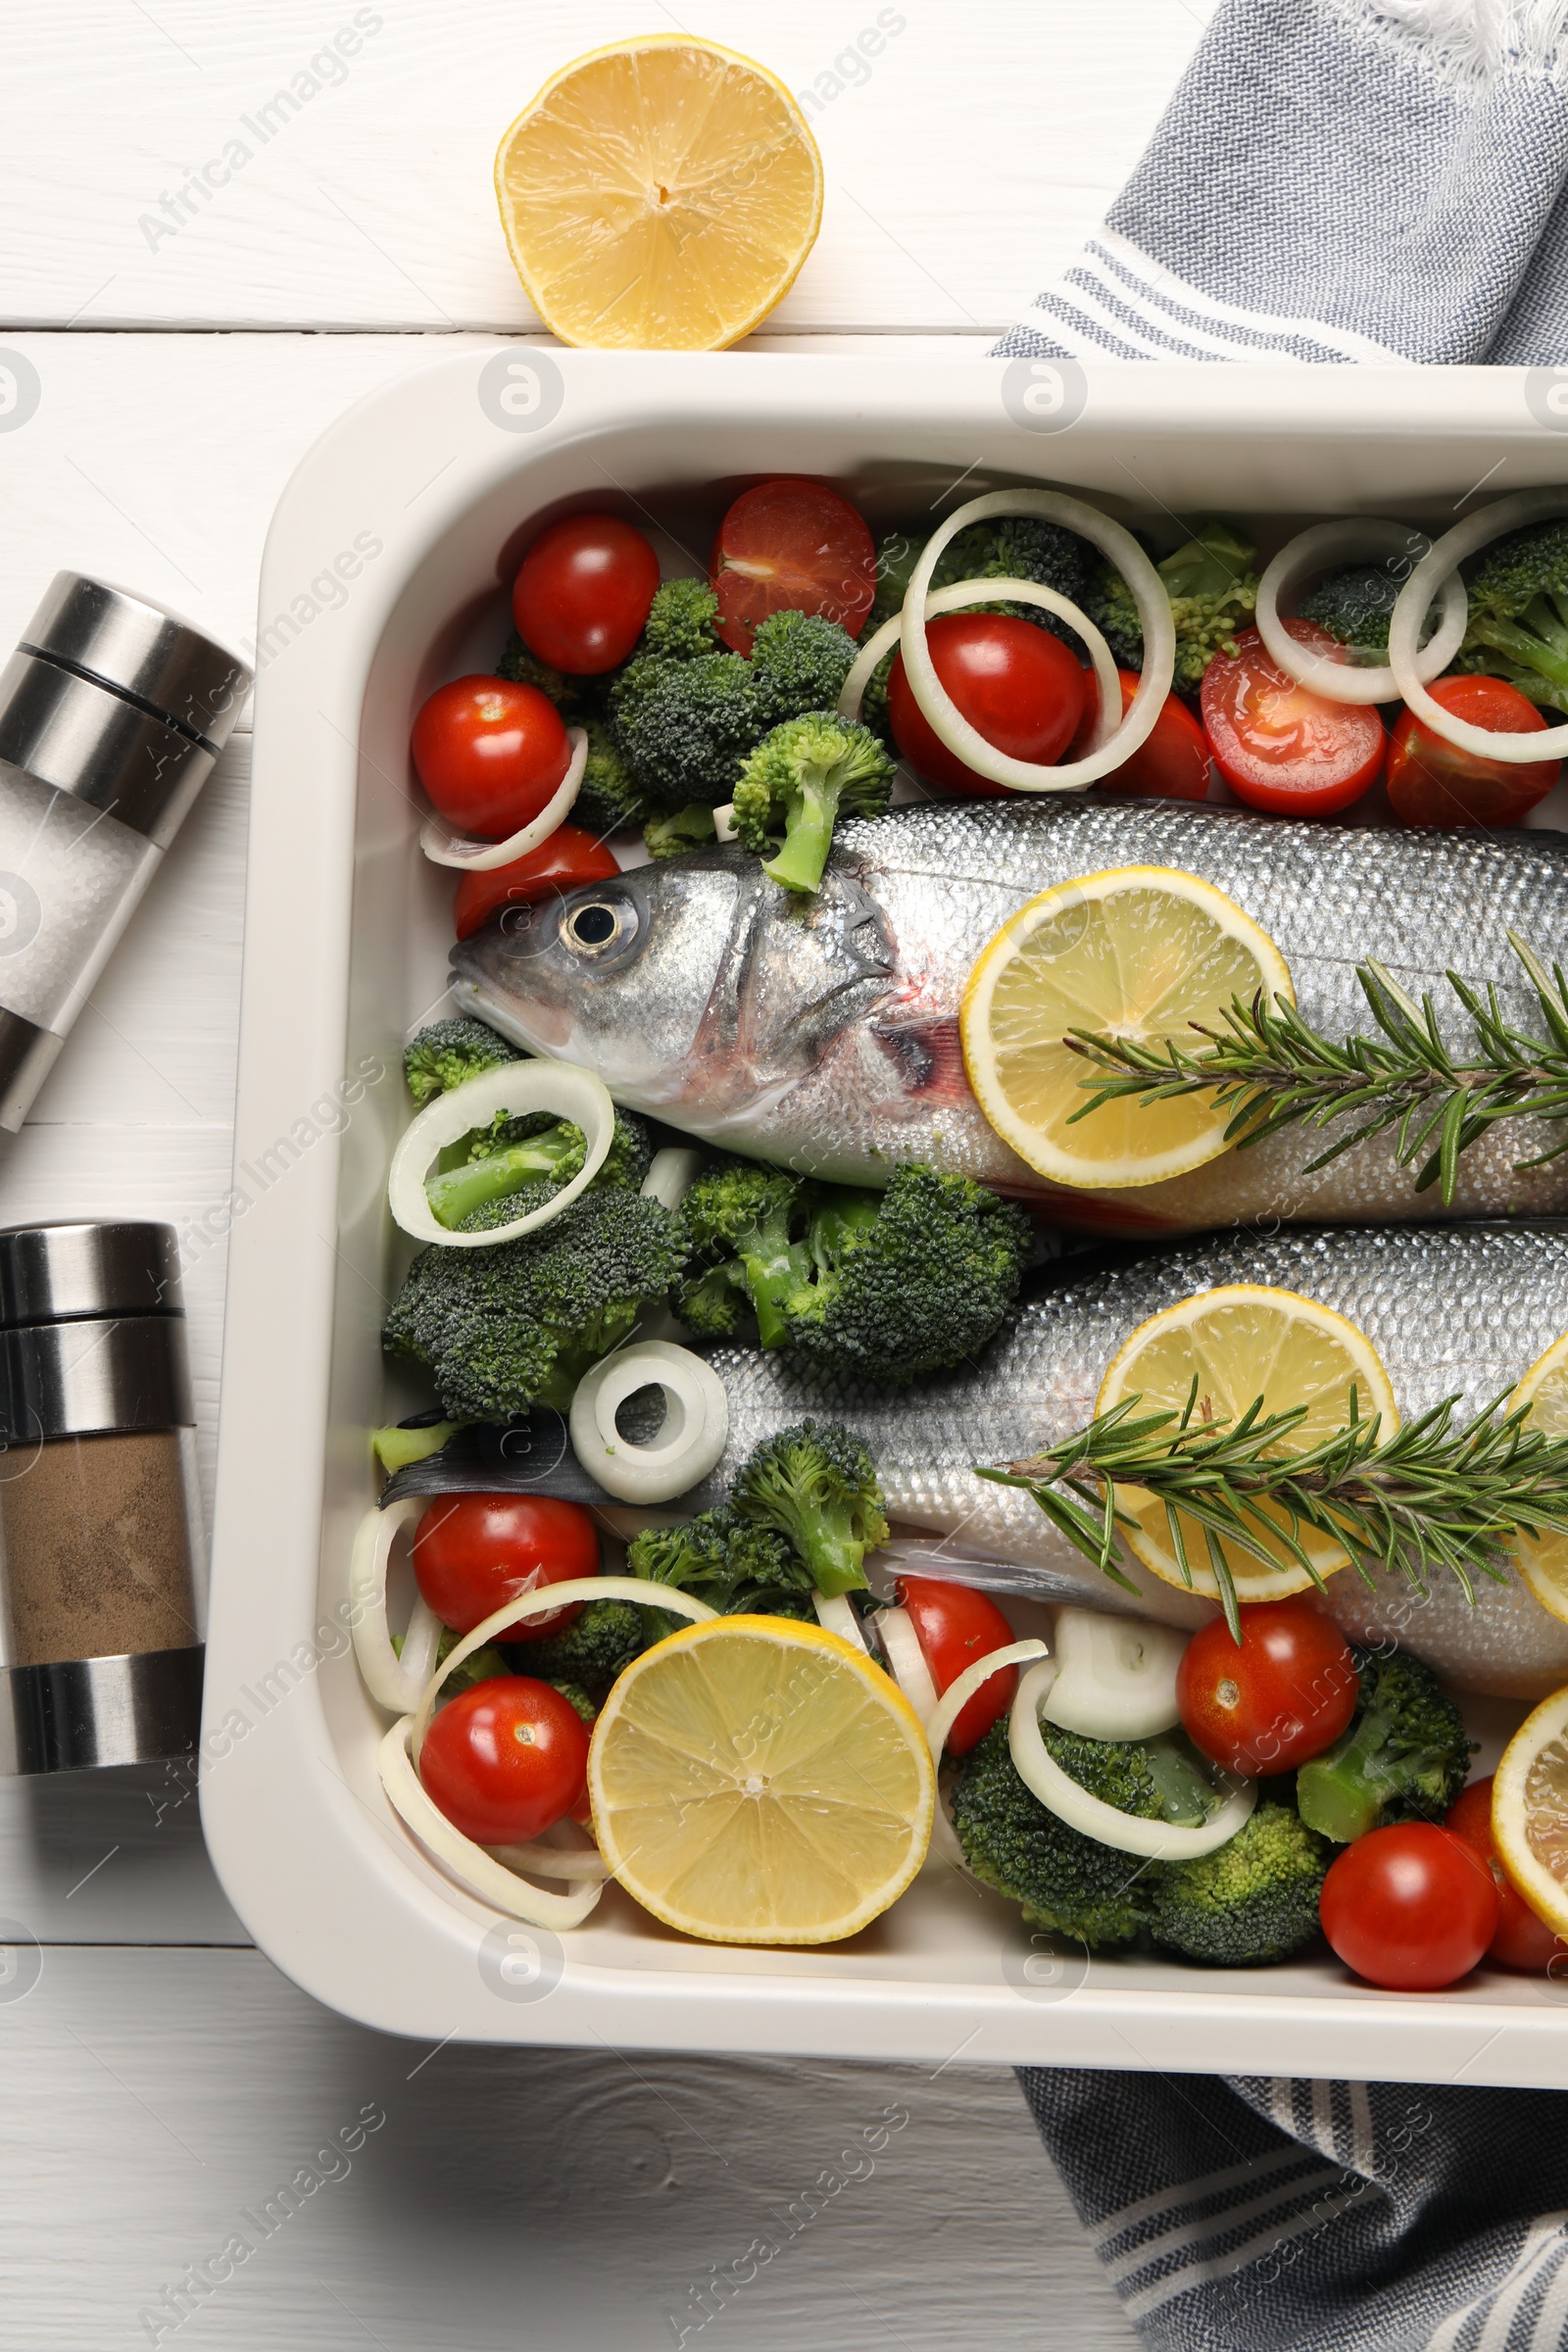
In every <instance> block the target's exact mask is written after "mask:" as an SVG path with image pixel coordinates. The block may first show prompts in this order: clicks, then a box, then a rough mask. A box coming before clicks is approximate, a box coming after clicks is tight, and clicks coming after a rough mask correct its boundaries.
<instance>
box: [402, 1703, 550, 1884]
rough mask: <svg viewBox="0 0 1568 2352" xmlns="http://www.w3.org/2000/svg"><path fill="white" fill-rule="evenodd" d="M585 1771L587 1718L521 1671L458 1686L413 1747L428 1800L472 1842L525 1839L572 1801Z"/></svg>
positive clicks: (547, 1824)
mask: <svg viewBox="0 0 1568 2352" xmlns="http://www.w3.org/2000/svg"><path fill="white" fill-rule="evenodd" d="M587 1777H588V1727H587V1725H586V1724H585V1723H584V1722H583V1719H582V1717H581V1716H580V1715H579V1714H578V1712H577V1710H576V1708H575V1707H574V1706H573V1705H572V1704H571V1702H570V1700H569V1699H564V1698H563V1697H562V1695H561V1692H560V1691H557V1690H555V1689H554V1688H553V1686H552V1685H551V1684H549V1683H536V1682H535V1681H534V1679H533V1677H532V1676H531V1675H527V1674H498V1675H495V1676H493V1677H492V1678H491V1680H490V1681H489V1682H487V1683H473V1684H471V1685H470V1686H469V1688H468V1689H467V1690H466V1691H459V1693H458V1695H457V1697H456V1698H454V1699H451V1700H449V1701H448V1703H447V1704H446V1705H445V1706H444V1707H443V1708H442V1709H441V1712H440V1714H439V1715H437V1716H436V1717H435V1719H434V1721H433V1722H432V1723H431V1725H430V1729H429V1731H428V1732H427V1733H426V1734H425V1740H424V1746H423V1747H422V1749H421V1750H420V1752H419V1778H420V1780H421V1781H422V1782H423V1783H424V1787H425V1792H426V1794H427V1795H428V1796H429V1798H430V1801H431V1803H432V1804H435V1805H438V1806H439V1807H440V1809H441V1811H442V1812H443V1813H444V1814H445V1815H446V1817H447V1819H448V1821H450V1822H451V1824H452V1826H453V1828H454V1829H456V1830H461V1831H462V1832H463V1835H464V1836H465V1838H472V1839H473V1840H474V1842H475V1844H477V1845H525V1844H526V1843H527V1842H528V1840H529V1838H537V1837H538V1836H539V1835H540V1833H541V1832H542V1831H544V1830H548V1829H549V1828H550V1826H551V1824H552V1823H553V1822H557V1821H560V1820H561V1819H562V1818H563V1816H564V1815H565V1814H567V1813H570V1812H573V1811H574V1810H575V1809H576V1808H577V1806H578V1804H579V1803H580V1801H581V1798H582V1793H583V1786H584V1783H585V1782H586V1780H587Z"/></svg>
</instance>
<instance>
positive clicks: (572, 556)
mask: <svg viewBox="0 0 1568 2352" xmlns="http://www.w3.org/2000/svg"><path fill="white" fill-rule="evenodd" d="M658 586H659V558H658V557H657V556H656V555H655V553H654V551H653V549H652V547H651V546H650V545H649V543H648V541H647V540H646V539H645V538H644V537H643V535H642V532H641V531H638V530H634V529H633V528H632V525H631V524H630V523H629V522H622V521H621V520H620V519H619V517H618V516H617V515H563V517H562V519H561V520H560V522H553V523H551V525H550V527H549V529H548V530H544V531H541V532H540V534H539V536H538V538H537V539H536V540H535V541H534V543H533V545H532V547H530V548H529V550H528V553H527V554H526V555H525V556H524V557H523V559H522V569H521V570H520V571H519V572H518V574H517V577H516V579H515V582H514V583H513V589H512V617H513V619H514V620H515V622H516V624H517V633H518V635H519V636H520V637H521V638H522V640H523V642H524V644H525V645H527V646H528V647H529V649H530V650H531V651H532V652H533V653H536V654H537V655H538V657H539V659H540V661H541V662H549V664H550V666H551V668H552V669H564V670H565V671H567V672H568V673H569V675H570V676H572V677H575V678H581V677H597V676H598V675H599V673H600V671H601V670H606V669H613V668H614V666H615V664H616V662H624V661H625V659H626V656H627V655H628V654H629V653H630V652H631V649H632V647H633V646H634V645H635V644H636V642H637V640H638V638H639V637H640V636H641V635H642V633H643V623H644V622H645V621H646V620H647V618H648V608H649V606H650V605H651V604H652V603H653V601H654V590H655V589H656V588H657V587H658Z"/></svg>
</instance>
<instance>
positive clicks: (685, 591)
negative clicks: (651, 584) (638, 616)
mask: <svg viewBox="0 0 1568 2352" xmlns="http://www.w3.org/2000/svg"><path fill="white" fill-rule="evenodd" d="M717 617H718V598H717V597H716V596H715V595H714V593H713V591H712V589H711V587H710V586H709V583H708V582H707V580H665V581H664V582H663V584H662V587H660V588H657V589H656V590H655V592H654V601H653V603H652V604H651V605H650V606H649V608H648V618H647V620H646V622H645V623H644V625H643V642H642V647H641V649H640V650H641V651H643V652H645V653H650V654H658V655H659V656H660V657H661V658H662V660H664V661H666V662H696V661H699V660H700V659H701V658H702V656H703V655H704V654H716V653H722V652H723V651H724V650H725V648H724V645H723V642H722V640H721V639H720V638H719V636H718V635H717V633H716V632H715V630H714V627H713V623H714V621H715V620H716V619H717Z"/></svg>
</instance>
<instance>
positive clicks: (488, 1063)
mask: <svg viewBox="0 0 1568 2352" xmlns="http://www.w3.org/2000/svg"><path fill="white" fill-rule="evenodd" d="M525 1058H526V1056H525V1055H524V1054H521V1053H519V1051H518V1049H517V1048H516V1047H515V1045H513V1044H511V1043H510V1041H509V1040H508V1039H506V1038H504V1037H503V1036H502V1035H501V1032H500V1031H499V1029H492V1028H491V1027H490V1025H489V1023H488V1022H487V1021H475V1020H472V1019H470V1018H469V1016H468V1015H467V1014H466V1013H464V1014H462V1015H461V1016H460V1017H459V1018H457V1019H455V1020H450V1021H431V1022H430V1023H429V1025H428V1027H426V1028H423V1029H421V1030H420V1031H419V1033H418V1035H417V1037H414V1038H412V1039H411V1040H410V1042H409V1043H408V1045H406V1046H405V1047H404V1049H403V1075H404V1078H405V1079H406V1080H407V1082H408V1089H409V1092H410V1094H411V1095H412V1096H413V1097H414V1100H415V1102H416V1103H417V1105H418V1107H419V1109H420V1110H422V1109H423V1108H424V1106H425V1104H426V1103H433V1102H434V1101H435V1099H436V1096H437V1095H445V1094H449V1093H450V1092H451V1090H452V1088H453V1087H455V1086H461V1085H462V1084H463V1082H464V1080H465V1079H466V1078H477V1077H478V1075H479V1073H480V1071H481V1070H494V1069H499V1068H500V1066H501V1064H502V1063H503V1062H505V1061H522V1060H524V1059H525Z"/></svg>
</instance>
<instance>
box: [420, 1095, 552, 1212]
mask: <svg viewBox="0 0 1568 2352" xmlns="http://www.w3.org/2000/svg"><path fill="white" fill-rule="evenodd" d="M511 1123H512V1122H510V1121H507V1120H505V1119H503V1121H502V1122H501V1128H500V1132H499V1133H498V1134H492V1133H486V1134H485V1135H483V1136H481V1137H480V1138H479V1140H478V1143H477V1145H476V1147H475V1149H474V1150H473V1152H471V1153H470V1155H469V1157H468V1158H467V1159H466V1160H465V1161H464V1162H463V1163H462V1165H460V1166H458V1167H453V1168H447V1169H445V1170H443V1171H442V1172H441V1173H439V1174H438V1175H435V1176H431V1177H429V1178H428V1179H427V1180H426V1183H425V1187H424V1195H425V1199H426V1200H427V1201H429V1203H430V1213H431V1215H432V1216H433V1217H434V1218H435V1221H436V1223H437V1224H438V1225H444V1226H445V1227H446V1228H447V1230H448V1232H449V1233H456V1232H457V1231H458V1230H459V1228H460V1227H462V1226H463V1225H464V1224H465V1223H466V1220H467V1219H468V1218H469V1217H471V1216H472V1214H473V1212H474V1211H475V1210H476V1209H479V1208H483V1207H485V1206H486V1205H487V1204H488V1203H489V1202H491V1201H507V1202H508V1204H509V1216H510V1215H511V1214H515V1204H514V1203H513V1202H512V1196H513V1195H514V1194H515V1193H519V1192H521V1191H522V1189H523V1187H524V1186H525V1185H534V1184H540V1183H548V1184H550V1185H551V1186H552V1187H553V1188H554V1189H559V1188H560V1187H561V1186H562V1185H565V1184H569V1183H570V1182H571V1180H572V1178H573V1177H574V1176H575V1175H576V1174H577V1172H578V1170H579V1169H580V1168H581V1166H582V1163H583V1156H584V1152H585V1150H586V1138H585V1137H584V1135H583V1131H582V1129H581V1128H580V1127H574V1126H573V1125H572V1124H571V1122H570V1121H569V1120H567V1119H555V1120H552V1121H551V1123H550V1125H549V1126H548V1127H547V1128H546V1129H545V1130H544V1132H543V1133H542V1134H536V1135H531V1136H528V1137H526V1138H519V1139H518V1140H517V1141H516V1142H510V1141H507V1140H505V1138H506V1130H507V1127H508V1126H509V1125H510V1124H511ZM443 1156H445V1155H444V1154H443ZM507 1221H508V1219H507V1218H503V1219H501V1220H500V1222H502V1223H506V1222H507Z"/></svg>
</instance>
